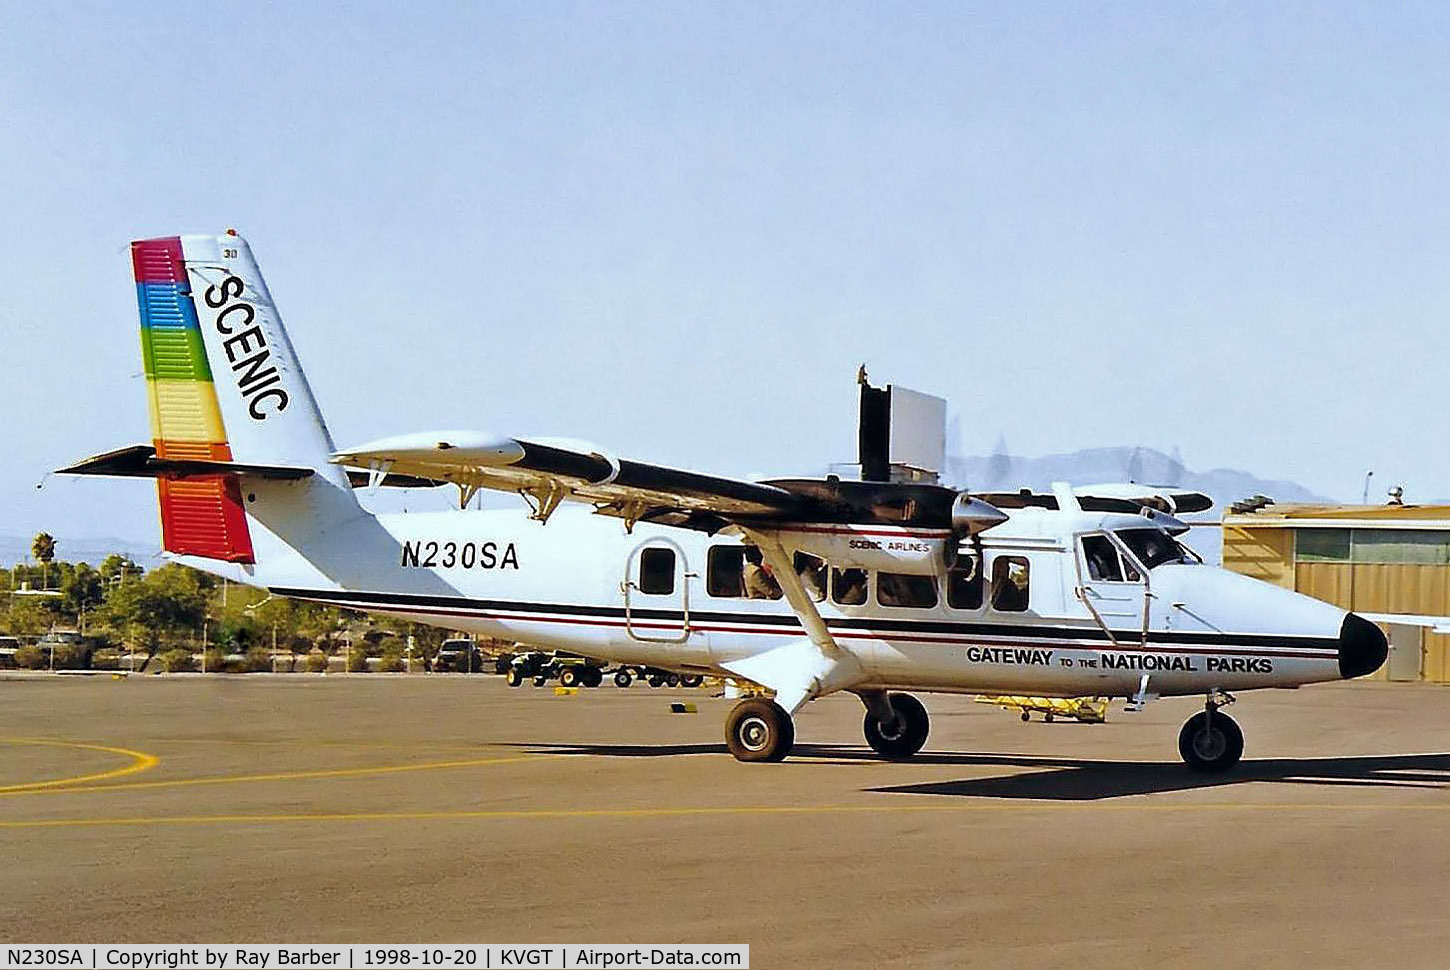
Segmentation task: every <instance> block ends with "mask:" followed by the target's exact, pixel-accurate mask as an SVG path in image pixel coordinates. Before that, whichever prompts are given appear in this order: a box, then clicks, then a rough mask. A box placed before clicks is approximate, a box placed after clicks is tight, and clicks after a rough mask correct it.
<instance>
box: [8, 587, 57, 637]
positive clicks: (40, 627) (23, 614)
mask: <svg viewBox="0 0 1450 970" xmlns="http://www.w3.org/2000/svg"><path fill="white" fill-rule="evenodd" d="M48 600H49V597H38V596H11V597H10V608H9V609H8V610H6V611H5V628H6V630H7V631H9V632H10V633H11V634H12V635H14V636H18V637H33V636H39V635H40V634H42V633H44V632H45V631H46V630H49V629H50V628H51V626H53V625H54V623H55V615H54V614H53V613H51V611H50V608H49V606H50V604H49V602H48Z"/></svg>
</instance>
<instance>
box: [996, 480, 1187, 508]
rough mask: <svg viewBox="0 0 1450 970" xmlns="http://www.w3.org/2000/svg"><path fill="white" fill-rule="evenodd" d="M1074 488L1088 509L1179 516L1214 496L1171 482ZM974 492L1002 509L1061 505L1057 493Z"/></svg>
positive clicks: (1126, 483)
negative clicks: (1161, 513)
mask: <svg viewBox="0 0 1450 970" xmlns="http://www.w3.org/2000/svg"><path fill="white" fill-rule="evenodd" d="M1071 491H1072V494H1073V495H1074V496H1075V497H1076V498H1077V502H1078V504H1079V505H1080V506H1081V507H1082V508H1083V509H1084V510H1086V511H1088V512H1125V513H1128V514H1134V513H1138V512H1142V511H1144V510H1153V511H1156V512H1163V513H1167V514H1169V515H1177V514H1180V513H1189V512H1204V511H1207V510H1208V509H1211V508H1213V499H1212V498H1210V497H1209V496H1207V495H1205V494H1204V493H1202V492H1194V491H1189V490H1187V489H1182V488H1177V487H1174V486H1168V485H1138V484H1136V483H1134V482H1121V483H1116V482H1108V483H1104V484H1101V485H1074V486H1071ZM972 495H973V496H975V497H976V498H979V499H981V500H982V501H984V502H990V503H991V504H992V505H995V506H997V508H1000V509H1021V508H1032V507H1039V508H1046V509H1055V508H1058V507H1059V503H1058V499H1057V496H1056V495H1055V494H1054V493H1051V492H1034V491H1032V490H1031V489H1027V488H1024V489H1021V490H1019V491H1016V492H973V493H972Z"/></svg>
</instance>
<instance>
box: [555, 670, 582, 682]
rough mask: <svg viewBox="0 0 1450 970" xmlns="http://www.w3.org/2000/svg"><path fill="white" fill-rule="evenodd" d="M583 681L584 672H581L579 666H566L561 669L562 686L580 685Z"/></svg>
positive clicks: (560, 679)
mask: <svg viewBox="0 0 1450 970" xmlns="http://www.w3.org/2000/svg"><path fill="white" fill-rule="evenodd" d="M582 681H583V674H581V673H580V671H579V668H578V667H565V668H564V669H563V670H561V671H559V686H560V687H578V686H579V684H580V683H582Z"/></svg>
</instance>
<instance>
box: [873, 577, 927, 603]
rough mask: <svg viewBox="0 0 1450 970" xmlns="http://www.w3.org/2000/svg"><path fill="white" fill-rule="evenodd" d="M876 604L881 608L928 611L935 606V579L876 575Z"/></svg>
mask: <svg viewBox="0 0 1450 970" xmlns="http://www.w3.org/2000/svg"><path fill="white" fill-rule="evenodd" d="M876 602H877V603H880V604H881V605H882V606H898V607H911V608H915V609H929V608H931V607H933V606H935V605H936V577H934V576H908V575H906V574H904V573H877V574H876Z"/></svg>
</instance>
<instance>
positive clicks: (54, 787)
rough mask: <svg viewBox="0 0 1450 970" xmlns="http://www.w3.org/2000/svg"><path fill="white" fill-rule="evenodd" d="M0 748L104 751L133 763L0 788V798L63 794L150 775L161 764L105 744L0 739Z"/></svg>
mask: <svg viewBox="0 0 1450 970" xmlns="http://www.w3.org/2000/svg"><path fill="white" fill-rule="evenodd" d="M0 744H34V745H42V746H45V747H52V748H77V749H79V750H82V751H104V752H106V753H107V754H118V755H121V756H122V757H124V758H129V759H131V763H130V764H128V765H126V766H124V767H122V768H112V769H111V770H110V771H99V772H96V773H94V774H89V775H72V776H70V777H69V778H52V779H49V780H47V781H28V782H23V783H21V784H18V785H0V795H16V794H23V793H27V792H38V791H64V790H69V786H71V785H79V784H83V783H85V782H92V781H102V780H105V779H107V778H120V777H122V776H124V775H134V774H136V773H137V772H141V771H149V770H150V769H152V768H155V767H156V766H157V765H159V764H160V763H161V759H160V758H158V757H156V756H155V755H154V754H147V753H146V752H144V751H132V750H131V749H129V748H112V747H107V746H106V745H103V744H83V743H81V742H79V741H51V740H45V739H41V738H0Z"/></svg>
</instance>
